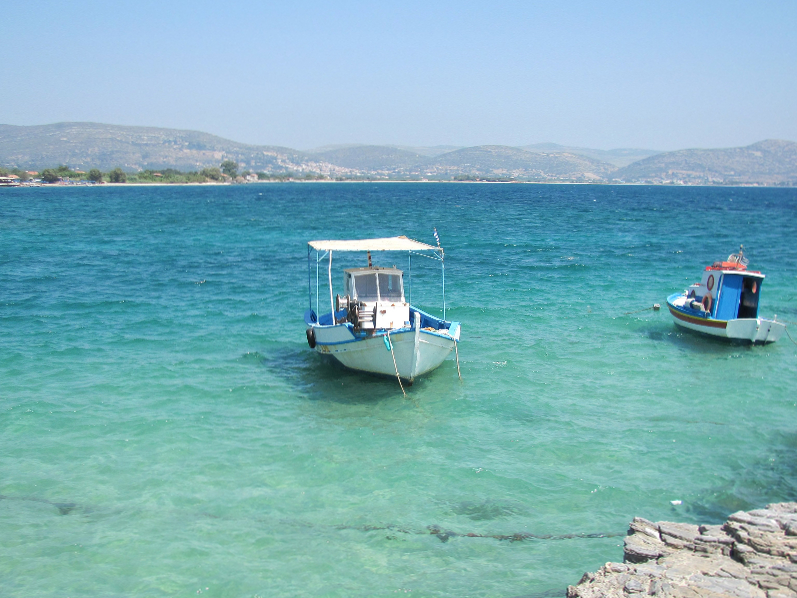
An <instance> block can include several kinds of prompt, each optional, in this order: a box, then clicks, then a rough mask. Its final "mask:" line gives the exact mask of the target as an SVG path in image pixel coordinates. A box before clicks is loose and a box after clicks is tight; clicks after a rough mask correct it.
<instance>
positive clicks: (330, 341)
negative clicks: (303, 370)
mask: <svg viewBox="0 0 797 598" xmlns="http://www.w3.org/2000/svg"><path fill="white" fill-rule="evenodd" d="M312 329H313V332H314V333H315V339H316V346H315V350H316V351H318V352H319V353H321V354H323V355H331V356H332V357H334V358H335V359H337V360H338V361H339V362H340V363H341V364H343V365H344V366H346V367H347V368H351V369H353V370H359V371H361V372H368V373H372V374H383V375H385V376H395V375H396V370H398V374H399V376H400V377H401V378H403V379H405V380H410V381H412V380H414V379H415V378H416V377H417V376H421V375H423V374H425V373H427V372H430V371H432V370H433V369H435V368H436V367H438V366H439V365H440V364H441V363H443V361H445V359H446V357H448V356H449V355H450V354H451V351H453V350H454V345H455V344H456V342H457V340H458V338H459V327H457V329H456V330H455V331H453V334H454V336H450V335H448V334H445V331H436V332H431V331H426V330H418V331H417V333H416V330H413V329H408V328H405V329H401V330H400V331H396V332H391V333H390V341H391V343H392V346H393V351H392V352H391V351H390V349H389V348H388V345H387V344H386V343H385V336H386V335H385V334H382V333H379V334H377V335H374V336H369V337H367V338H363V339H356V338H355V337H354V335H353V334H352V333H351V330H350V329H349V328H348V327H347V326H342V325H338V326H313V327H312ZM394 356H395V360H396V361H395V364H394V363H393V358H394Z"/></svg>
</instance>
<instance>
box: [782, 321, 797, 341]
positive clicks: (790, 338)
mask: <svg viewBox="0 0 797 598" xmlns="http://www.w3.org/2000/svg"><path fill="white" fill-rule="evenodd" d="M778 321H779V322H782V321H783V320H778ZM783 330H785V331H786V336H788V337H789V340H790V341H791V342H793V343H794V344H795V345H797V343H795V342H794V339H793V338H792V337H791V334H789V327H788V326H784V327H783Z"/></svg>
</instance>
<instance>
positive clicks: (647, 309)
mask: <svg viewBox="0 0 797 598" xmlns="http://www.w3.org/2000/svg"><path fill="white" fill-rule="evenodd" d="M651 309H652V310H653V311H659V310H660V309H661V305H659V304H658V303H654V304H653V305H651V306H650V307H646V308H645V309H638V310H637V311H627V312H625V313H624V314H623V315H624V316H630V315H631V314H638V313H641V312H643V311H649V310H651Z"/></svg>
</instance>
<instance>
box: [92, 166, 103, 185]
mask: <svg viewBox="0 0 797 598" xmlns="http://www.w3.org/2000/svg"><path fill="white" fill-rule="evenodd" d="M89 180H90V181H94V182H95V183H101V182H102V172H101V171H100V170H99V169H98V168H92V169H91V170H89Z"/></svg>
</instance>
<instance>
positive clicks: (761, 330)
mask: <svg viewBox="0 0 797 598" xmlns="http://www.w3.org/2000/svg"><path fill="white" fill-rule="evenodd" d="M678 307H680V306H678ZM669 308H670V313H671V314H672V316H673V321H674V322H675V324H677V325H678V326H680V327H681V328H686V329H688V330H694V331H696V332H702V333H703V334H708V335H710V336H717V337H720V338H729V339H735V340H746V341H750V342H752V343H774V342H775V341H777V340H778V339H779V338H780V337H781V335H782V334H783V331H784V330H786V325H785V324H782V323H781V322H776V321H774V320H765V319H764V318H739V319H736V320H715V319H713V318H706V317H700V316H697V315H692V314H689V313H685V311H684V310H683V309H677V308H676V307H675V306H673V305H672V304H670V305H669Z"/></svg>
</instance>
